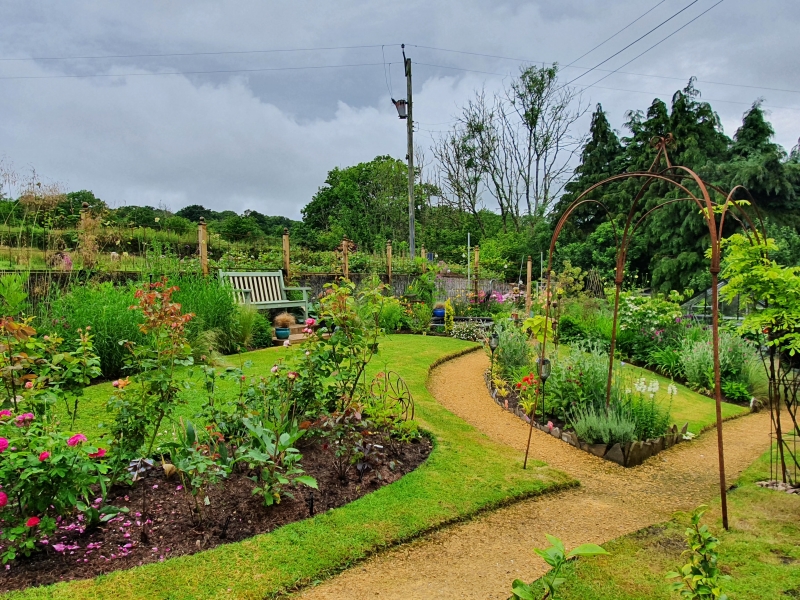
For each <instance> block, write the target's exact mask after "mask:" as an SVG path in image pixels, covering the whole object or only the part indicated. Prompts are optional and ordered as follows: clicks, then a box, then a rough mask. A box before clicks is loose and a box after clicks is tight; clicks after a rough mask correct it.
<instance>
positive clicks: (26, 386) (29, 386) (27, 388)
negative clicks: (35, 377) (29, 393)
mask: <svg viewBox="0 0 800 600" xmlns="http://www.w3.org/2000/svg"><path fill="white" fill-rule="evenodd" d="M32 387H33V382H32V381H26V382H25V389H26V390H29V389H31V388H32Z"/></svg>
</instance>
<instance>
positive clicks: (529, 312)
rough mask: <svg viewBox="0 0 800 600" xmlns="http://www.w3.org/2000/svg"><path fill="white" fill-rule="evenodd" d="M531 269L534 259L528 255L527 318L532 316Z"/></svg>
mask: <svg viewBox="0 0 800 600" xmlns="http://www.w3.org/2000/svg"><path fill="white" fill-rule="evenodd" d="M531 269H533V258H531V255H530V254H529V255H528V282H527V283H526V284H525V318H528V317H530V316H531V306H532V299H531Z"/></svg>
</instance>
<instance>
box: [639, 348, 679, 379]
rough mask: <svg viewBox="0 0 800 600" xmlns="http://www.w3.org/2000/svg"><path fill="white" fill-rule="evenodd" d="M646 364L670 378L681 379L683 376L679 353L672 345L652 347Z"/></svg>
mask: <svg viewBox="0 0 800 600" xmlns="http://www.w3.org/2000/svg"><path fill="white" fill-rule="evenodd" d="M647 366H648V367H652V368H653V369H655V370H656V371H658V372H659V373H661V374H662V375H666V376H667V377H669V378H671V379H681V378H682V377H683V367H682V365H681V353H680V351H679V350H678V349H677V348H675V347H673V346H666V347H662V348H654V349H652V350H651V351H650V358H649V360H648V361H647Z"/></svg>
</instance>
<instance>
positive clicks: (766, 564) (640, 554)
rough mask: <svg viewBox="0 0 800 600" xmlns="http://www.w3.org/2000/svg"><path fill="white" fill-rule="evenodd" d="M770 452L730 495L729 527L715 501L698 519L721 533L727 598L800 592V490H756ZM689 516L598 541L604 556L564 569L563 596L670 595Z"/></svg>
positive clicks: (619, 599)
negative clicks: (726, 528)
mask: <svg viewBox="0 0 800 600" xmlns="http://www.w3.org/2000/svg"><path fill="white" fill-rule="evenodd" d="M768 457H769V455H768V454H765V455H764V456H762V457H761V458H759V459H758V460H757V461H756V462H755V463H754V464H753V465H752V466H751V467H750V468H749V469H748V470H747V471H745V472H744V473H743V474H742V476H741V477H740V478H739V480H738V482H737V484H736V486H735V488H734V489H733V490H731V491H730V492H729V494H728V515H729V520H730V529H729V531H727V532H726V531H724V530H723V529H722V517H721V513H720V507H719V502H715V503H714V504H713V505H711V507H710V510H709V511H708V512H707V513H706V515H705V517H704V519H703V522H704V523H706V524H707V525H708V526H709V528H710V529H711V530H712V532H713V534H714V535H715V536H717V537H718V538H719V539H720V542H721V544H720V546H719V564H720V566H721V568H722V569H723V571H725V572H726V573H727V574H728V575H730V576H731V580H730V581H728V582H726V583H725V584H724V587H723V589H724V591H725V593H726V594H728V597H729V598H730V599H731V600H751V599H753V598H774V599H775V600H778V599H780V598H786V599H787V600H789V599H790V598H800V496H797V495H789V494H786V493H781V492H775V491H772V490H767V489H763V488H760V487H758V486H756V485H754V484H755V482H756V481H761V480H764V479H768V478H769V459H768ZM688 524H689V518H688V515H686V514H683V513H678V514H676V516H675V517H674V518H673V519H672V520H671V521H668V522H667V523H663V524H660V525H654V526H652V527H648V528H646V529H643V530H641V531H638V532H636V533H632V534H630V535H627V536H624V537H621V538H618V539H616V540H613V541H611V542H609V543H607V544H603V547H604V548H605V549H606V550H608V552H610V555H609V556H599V557H592V558H586V559H581V560H580V561H578V562H575V563H572V564H571V565H569V567H568V568H567V569H565V570H563V571H562V575H563V577H565V578H566V583H565V584H564V586H563V587H562V588H561V590H562V591H561V593H560V594H559V598H561V599H562V600H640V599H642V598H648V599H650V600H671V599H675V598H677V597H678V596H677V594H673V593H672V592H670V591H669V583H668V582H667V581H666V580H665V579H664V575H665V574H666V573H667V572H668V571H677V570H679V568H680V566H682V565H683V563H684V562H685V559H684V557H682V556H681V552H683V551H684V550H685V549H686V545H685V542H684V531H685V529H686V527H687V526H688Z"/></svg>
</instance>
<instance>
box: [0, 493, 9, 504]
mask: <svg viewBox="0 0 800 600" xmlns="http://www.w3.org/2000/svg"><path fill="white" fill-rule="evenodd" d="M6 504H8V494H6V493H5V492H0V508H3V507H4V506H5V505H6Z"/></svg>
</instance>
